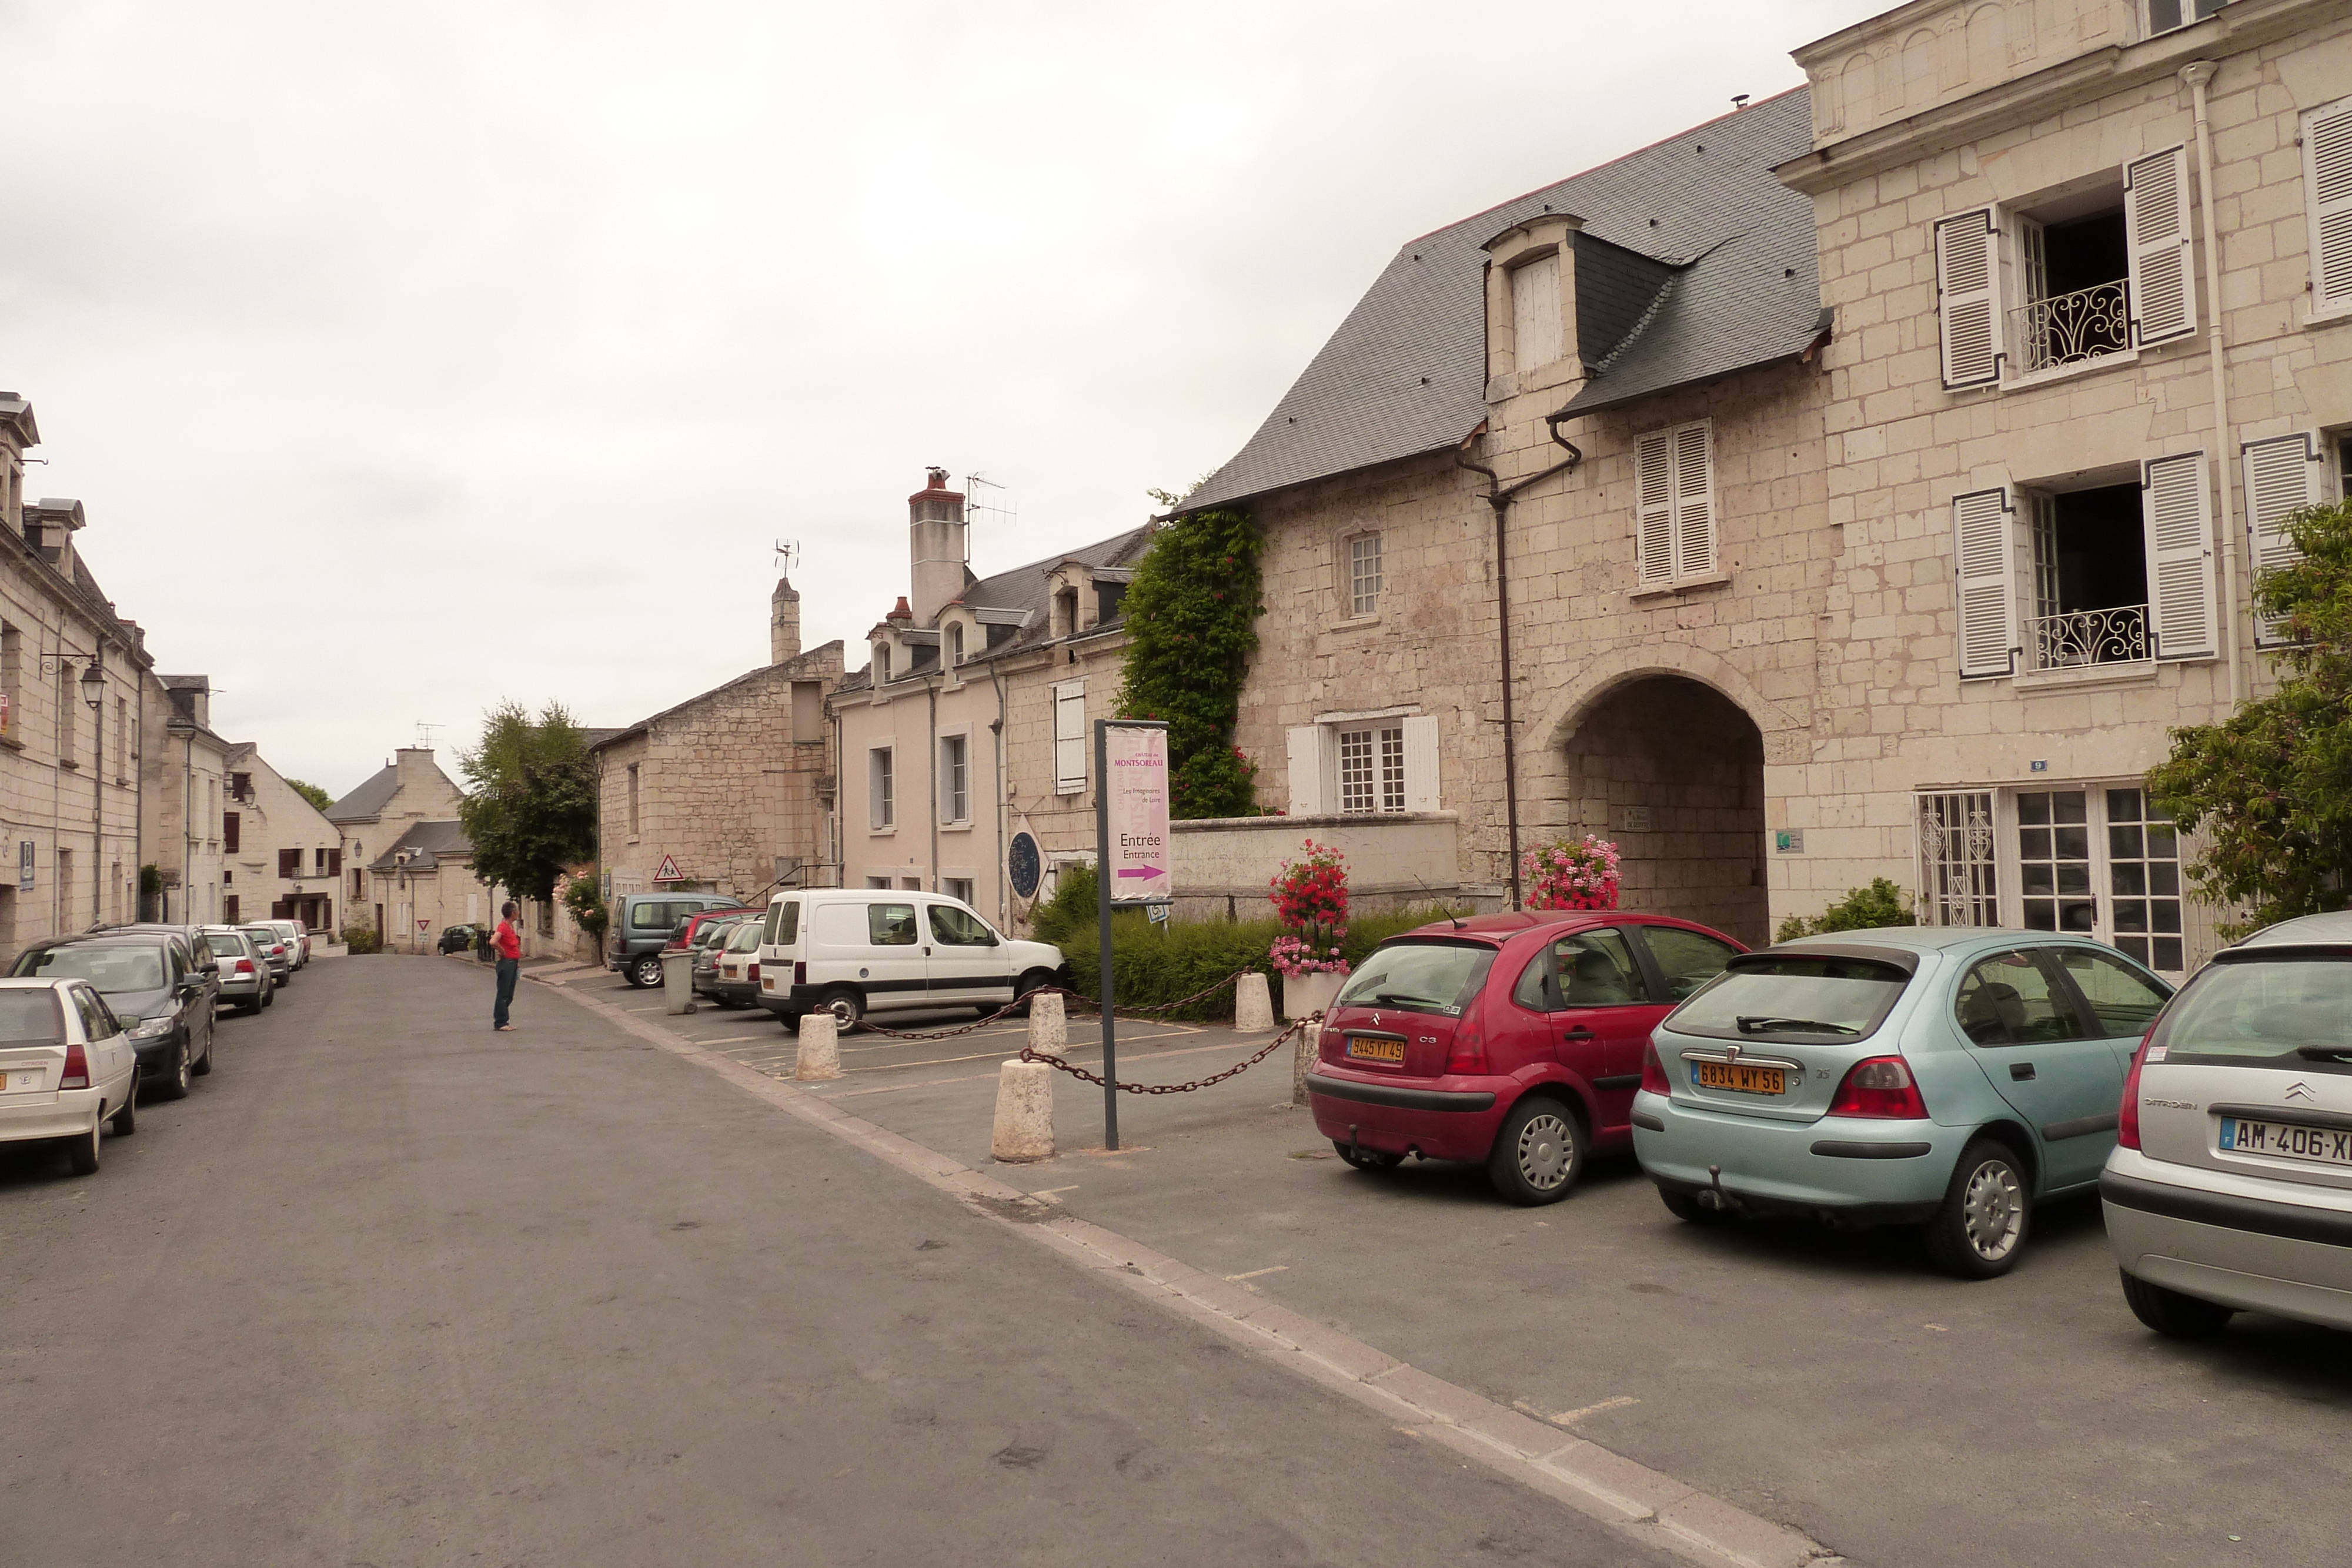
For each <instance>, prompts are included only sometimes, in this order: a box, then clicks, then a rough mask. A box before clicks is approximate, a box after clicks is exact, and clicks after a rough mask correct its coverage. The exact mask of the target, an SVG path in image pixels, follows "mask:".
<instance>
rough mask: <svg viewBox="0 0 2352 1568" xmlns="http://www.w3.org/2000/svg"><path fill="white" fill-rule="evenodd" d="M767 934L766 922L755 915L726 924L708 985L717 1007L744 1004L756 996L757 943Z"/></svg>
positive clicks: (758, 973)
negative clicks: (724, 933) (716, 961)
mask: <svg viewBox="0 0 2352 1568" xmlns="http://www.w3.org/2000/svg"><path fill="white" fill-rule="evenodd" d="M767 935H768V929H767V922H766V921H764V920H762V919H761V918H760V917H759V916H757V915H753V916H752V917H751V919H749V920H738V921H735V922H733V923H731V924H730V925H729V926H728V927H727V934H726V936H724V937H723V938H721V939H720V941H719V944H718V948H719V951H718V954H717V958H718V963H717V966H716V970H715V972H714V973H713V974H712V976H711V977H710V984H709V988H708V989H709V995H710V997H711V998H713V999H714V1000H716V1001H717V1002H718V1003H719V1006H720V1007H724V1008H748V1007H750V1006H751V1005H752V1004H753V1003H754V1002H757V1001H758V1000H759V999H760V944H761V942H763V941H765V940H766V939H767Z"/></svg>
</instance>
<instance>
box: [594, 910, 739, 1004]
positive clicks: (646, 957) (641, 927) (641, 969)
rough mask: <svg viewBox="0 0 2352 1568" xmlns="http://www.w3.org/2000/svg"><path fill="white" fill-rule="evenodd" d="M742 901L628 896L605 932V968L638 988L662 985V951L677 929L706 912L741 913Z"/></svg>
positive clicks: (612, 915)
mask: <svg viewBox="0 0 2352 1568" xmlns="http://www.w3.org/2000/svg"><path fill="white" fill-rule="evenodd" d="M745 907H747V905H745V904H744V903H743V901H742V900H740V899H738V898H729V897H727V896H725V895H724V894H716V893H628V894H621V895H620V896H618V897H616V898H614V900H613V903H612V913H611V915H610V922H611V923H610V924H609V925H607V926H606V928H605V942H604V967H606V968H608V969H612V970H614V971H615V972H617V973H618V974H620V975H621V976H622V977H624V978H625V979H626V980H627V981H628V982H629V984H631V985H633V986H637V987H648V986H658V985H660V984H661V978H662V971H661V954H662V949H663V948H664V947H666V946H668V945H669V940H670V937H671V936H673V935H675V934H676V933H677V927H678V925H679V923H680V922H681V921H683V920H685V919H686V918H687V917H688V915H698V914H700V913H701V912H702V911H703V910H706V909H742V908H745Z"/></svg>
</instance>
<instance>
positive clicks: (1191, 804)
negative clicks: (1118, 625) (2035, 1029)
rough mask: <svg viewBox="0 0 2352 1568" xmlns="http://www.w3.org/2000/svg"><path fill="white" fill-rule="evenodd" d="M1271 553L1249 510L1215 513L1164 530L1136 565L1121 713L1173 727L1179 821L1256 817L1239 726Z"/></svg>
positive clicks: (1172, 789)
mask: <svg viewBox="0 0 2352 1568" xmlns="http://www.w3.org/2000/svg"><path fill="white" fill-rule="evenodd" d="M1264 553H1265V536H1263V535H1262V534H1260V533H1259V532H1258V528H1257V524H1256V523H1255V520H1253V519H1252V518H1251V517H1250V515H1249V514H1248V513H1247V512H1245V511H1240V510H1235V509H1233V508H1228V507H1216V508H1213V509H1211V510H1209V511H1205V512H1194V513H1192V514H1191V515H1190V516H1188V517H1177V518H1174V519H1172V520H1171V521H1170V522H1168V523H1165V524H1163V525H1162V526H1161V527H1160V529H1159V530H1158V531H1157V532H1156V533H1154V534H1153V535H1152V537H1151V544H1150V548H1149V549H1146V550H1145V551H1144V552H1143V559H1141V560H1139V561H1138V562H1137V563H1136V568H1135V580H1134V581H1133V582H1132V583H1130V584H1129V587H1128V591H1127V598H1126V600H1125V601H1124V604H1123V609H1124V611H1125V613H1126V616H1127V627H1128V643H1127V663H1126V670H1125V674H1124V679H1123V680H1122V681H1121V683H1120V686H1119V694H1118V713H1119V716H1120V717H1122V718H1157V719H1165V720H1166V721H1167V722H1168V768H1169V779H1168V782H1169V811H1170V814H1171V815H1172V816H1175V817H1179V818H1198V817H1246V816H1255V814H1256V812H1257V789H1256V785H1255V774H1256V768H1255V765H1254V764H1253V763H1252V762H1251V761H1250V759H1249V758H1246V757H1244V755H1243V754H1242V751H1241V748H1240V747H1237V746H1235V745H1234V721H1235V720H1236V719H1237V718H1239V717H1240V715H1241V695H1242V677H1243V675H1244V673H1245V672H1246V671H1247V669H1248V667H1249V656H1250V655H1251V654H1252V653H1255V652H1256V651H1257V618H1258V617H1259V616H1260V615H1261V614H1263V613H1265V605H1263V604H1261V603H1259V602H1258V593H1259V588H1260V582H1261V577H1260V568H1259V559H1260V557H1261V556H1263V555H1264Z"/></svg>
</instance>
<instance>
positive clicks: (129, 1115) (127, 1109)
mask: <svg viewBox="0 0 2352 1568" xmlns="http://www.w3.org/2000/svg"><path fill="white" fill-rule="evenodd" d="M106 1124H107V1125H108V1126H110V1127H111V1128H113V1129H114V1135H115V1136H116V1137H118V1138H127V1137H129V1136H130V1135H131V1134H133V1133H135V1132H137V1131H138V1130H139V1078H138V1075H137V1074H136V1073H133V1074H132V1075H131V1092H130V1093H128V1094H125V1095H124V1096H123V1097H122V1103H121V1105H120V1106H118V1107H116V1109H115V1113H114V1114H113V1115H111V1116H110V1117H108V1118H107V1121H106Z"/></svg>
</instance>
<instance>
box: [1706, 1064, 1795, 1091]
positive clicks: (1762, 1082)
mask: <svg viewBox="0 0 2352 1568" xmlns="http://www.w3.org/2000/svg"><path fill="white" fill-rule="evenodd" d="M1691 1082H1692V1083H1694V1084H1696V1086H1697V1087H1699V1088H1701V1089H1728V1090H1730V1091H1731V1092H1733V1093H1734V1094H1781V1093H1785V1092H1787V1091H1788V1087H1789V1075H1788V1073H1787V1072H1786V1071H1783V1070H1782V1069H1780V1068H1778V1067H1750V1066H1748V1064H1747V1063H1745V1062H1740V1061H1694V1062H1692V1063H1691Z"/></svg>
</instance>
